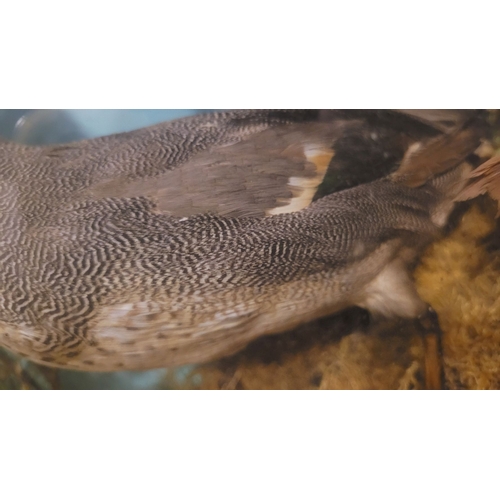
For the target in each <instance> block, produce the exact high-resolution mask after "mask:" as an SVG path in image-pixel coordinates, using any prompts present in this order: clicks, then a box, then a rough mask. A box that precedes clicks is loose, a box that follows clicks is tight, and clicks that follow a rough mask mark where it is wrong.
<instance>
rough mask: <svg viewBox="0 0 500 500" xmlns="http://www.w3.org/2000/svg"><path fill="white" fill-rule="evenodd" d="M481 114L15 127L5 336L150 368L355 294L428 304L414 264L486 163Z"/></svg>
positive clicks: (387, 305)
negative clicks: (48, 138)
mask: <svg viewBox="0 0 500 500" xmlns="http://www.w3.org/2000/svg"><path fill="white" fill-rule="evenodd" d="M467 120H468V114H467V113H458V112H451V111H449V112H436V111H432V112H422V111H418V112H417V111H407V112H360V111H357V112H354V111H353V112H347V111H343V112H334V111H293V110H288V111H269V110H265V111H230V112H221V113H212V114H207V115H201V116H196V117H191V118H186V119H181V120H176V121H173V122H168V123H162V124H159V125H155V126H152V127H148V128H145V129H141V130H137V131H133V132H129V133H123V134H117V135H112V136H107V137H102V138H98V139H92V140H85V141H81V142H75V143H70V144H64V145H57V146H25V145H20V144H16V143H13V142H6V141H4V142H2V141H0V343H1V344H2V345H3V346H6V347H7V348H9V349H11V350H13V351H15V352H17V353H20V354H22V355H24V356H27V357H28V358H30V359H32V360H34V361H37V362H40V363H43V364H47V365H51V366H57V367H67V368H74V369H80V370H99V371H112V370H142V369H150V368H155V367H165V366H174V365H181V364H186V363H200V362H205V361H209V360H214V359H217V358H220V357H222V356H226V355H229V354H232V353H234V352H236V351H238V350H239V349H241V348H243V347H244V346H245V345H246V344H248V343H249V342H250V341H252V340H253V339H255V338H257V337H259V336H262V335H266V334H272V333H279V332H283V331H286V330H289V329H291V328H293V327H295V326H298V325H300V324H303V323H305V322H308V321H311V320H313V319H316V318H318V317H321V316H325V315H330V314H333V313H335V312H338V311H341V310H342V309H345V308H347V307H350V306H353V305H357V306H360V307H363V308H366V309H368V310H369V311H370V312H372V313H373V314H375V315H383V316H391V315H395V316H401V317H406V318H417V317H426V312H427V306H426V304H425V303H424V302H423V301H422V300H421V299H420V298H419V297H418V295H417V293H416V292H415V289H414V286H413V283H412V280H411V279H410V277H409V274H408V271H407V269H408V265H409V264H411V262H412V261H413V260H414V259H415V258H416V257H417V256H418V255H419V252H420V251H421V250H422V249H423V248H424V247H425V245H427V244H428V243H429V242H431V241H432V240H433V239H435V238H437V237H438V236H439V235H440V232H441V230H442V228H443V227H444V226H445V224H446V222H447V220H448V217H449V215H450V213H451V211H452V209H453V206H454V198H455V197H456V196H457V194H458V193H459V192H460V191H461V189H462V188H463V186H464V183H465V178H466V176H467V175H468V174H469V173H470V171H471V167H470V165H469V164H468V163H467V161H465V160H466V159H467V158H468V157H469V155H470V154H471V153H473V152H474V150H475V149H476V148H477V147H478V145H479V144H480V137H481V133H482V132H481V128H480V127H477V126H476V123H477V122H476V121H474V120H473V121H470V120H469V121H467ZM356 184H359V185H356Z"/></svg>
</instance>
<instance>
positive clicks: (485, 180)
mask: <svg viewBox="0 0 500 500" xmlns="http://www.w3.org/2000/svg"><path fill="white" fill-rule="evenodd" d="M469 179H470V181H469V184H467V185H466V186H465V188H464V189H463V190H462V191H461V193H460V194H459V195H458V196H457V197H456V201H465V200H471V199H472V198H476V197H477V196H479V195H482V194H486V193H487V194H489V195H490V197H491V198H493V199H494V200H495V201H496V202H497V204H498V211H497V217H500V156H494V157H493V158H491V159H489V160H488V161H486V162H484V163H483V164H482V165H481V166H479V167H478V168H477V169H476V170H473V171H472V172H471V173H470V175H469Z"/></svg>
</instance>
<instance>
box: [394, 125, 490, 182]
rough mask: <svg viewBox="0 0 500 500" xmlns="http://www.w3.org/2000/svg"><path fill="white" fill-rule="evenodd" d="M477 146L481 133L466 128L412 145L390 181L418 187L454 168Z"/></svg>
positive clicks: (473, 128) (474, 129)
mask: <svg viewBox="0 0 500 500" xmlns="http://www.w3.org/2000/svg"><path fill="white" fill-rule="evenodd" d="M480 144H481V132H480V131H479V130H478V129H476V128H475V127H468V126H466V125H464V126H462V127H460V128H459V129H456V130H454V131H453V132H451V133H449V134H445V135H441V136H439V137H437V138H435V139H431V140H430V141H428V142H426V143H424V144H421V143H415V144H414V145H413V146H412V147H410V148H409V149H408V151H407V153H406V155H405V156H404V158H403V160H402V162H401V166H400V167H399V169H398V170H397V171H396V172H394V174H392V176H391V177H392V180H393V181H395V182H398V183H401V184H404V185H406V186H408V187H418V186H421V185H423V184H425V183H426V182H427V181H428V180H429V179H431V178H432V177H435V176H436V175H439V174H442V173H444V172H446V171H448V170H450V169H451V168H453V167H456V166H458V165H459V164H460V163H461V162H463V161H464V160H465V159H466V158H467V157H468V156H469V155H470V154H471V153H473V152H474V151H475V150H476V149H477V148H478V147H479V145H480Z"/></svg>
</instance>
